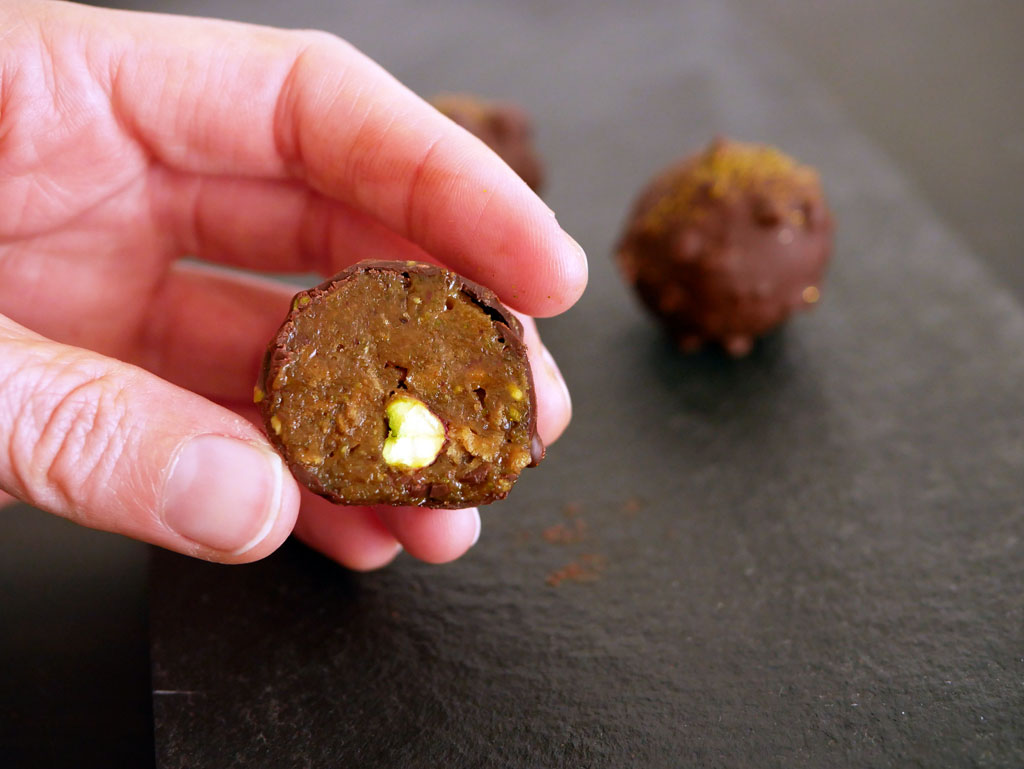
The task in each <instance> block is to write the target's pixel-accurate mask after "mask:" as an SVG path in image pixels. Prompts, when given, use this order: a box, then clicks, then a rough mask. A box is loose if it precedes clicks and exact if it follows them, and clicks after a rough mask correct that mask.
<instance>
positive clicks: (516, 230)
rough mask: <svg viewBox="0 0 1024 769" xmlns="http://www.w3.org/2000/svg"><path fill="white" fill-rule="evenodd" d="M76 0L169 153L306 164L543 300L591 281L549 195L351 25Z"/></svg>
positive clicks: (241, 169) (233, 161)
mask: <svg viewBox="0 0 1024 769" xmlns="http://www.w3.org/2000/svg"><path fill="white" fill-rule="evenodd" d="M76 12H80V13H82V14H84V15H87V16H88V18H89V20H90V23H89V24H88V25H87V26H88V27H89V29H90V31H91V32H92V33H93V35H95V36H102V38H103V41H102V42H99V41H94V42H96V43H98V44H99V45H100V46H101V47H102V46H104V45H109V42H110V39H111V38H112V37H114V36H115V35H116V38H117V44H116V45H114V46H110V47H111V48H112V49H113V48H116V49H117V50H112V51H111V55H112V56H116V64H117V66H116V67H111V68H110V70H111V71H113V72H114V73H115V74H114V75H113V77H112V78H111V80H110V81H109V86H110V95H111V102H112V104H113V105H114V110H115V112H116V116H117V118H118V120H119V121H120V123H121V124H122V125H124V126H126V127H127V128H128V131H129V133H130V134H131V136H133V137H134V138H135V139H136V140H137V141H138V142H140V143H141V144H142V145H143V146H144V147H145V149H146V151H147V152H148V153H149V155H150V156H151V157H153V158H156V159H157V160H158V161H159V162H161V163H163V164H165V165H167V166H169V167H171V168H174V169H177V170H181V171H186V172H190V173H197V174H218V175H233V176H245V177H257V178H264V179H275V180H280V179H299V180H301V181H303V182H304V183H305V184H307V185H309V186H310V187H311V188H312V189H315V190H316V191H318V192H320V193H321V194H323V195H326V196H328V197H330V198H332V199H334V200H337V201H339V202H342V203H345V204H348V205H351V206H353V207H355V208H357V209H359V210H362V211H364V212H366V213H367V214H369V215H371V216H372V217H374V218H375V219H376V220H378V221H379V222H381V223H382V224H384V225H385V226H386V227H388V228H389V229H391V230H393V231H394V232H396V233H398V234H399V235H401V236H402V237H404V238H406V239H408V240H409V241H412V242H413V243H415V244H417V245H419V246H420V247H421V248H423V249H424V250H425V251H426V252H427V253H429V254H430V255H431V256H433V257H434V258H436V259H438V260H440V261H442V262H444V263H446V264H447V265H448V266H450V267H451V268H452V269H455V270H456V271H458V272H461V273H463V274H465V275H467V276H468V277H470V278H472V279H474V280H477V281H479V282H481V283H484V284H485V285H488V286H490V287H491V288H493V289H494V290H495V291H496V292H497V293H498V294H499V295H500V296H501V297H502V298H503V299H504V300H506V301H507V302H509V303H510V304H511V305H513V306H514V307H516V308H517V309H519V310H522V311H524V312H527V313H529V314H531V315H538V316H546V315H552V314H555V313H557V312H560V311H562V310H565V309H566V308H568V307H569V306H571V305H572V303H573V302H575V301H576V299H577V298H578V297H579V296H580V294H581V293H582V291H583V289H584V287H585V285H586V280H587V267H586V258H585V256H584V254H583V251H582V249H581V248H580V247H579V246H578V245H577V244H576V243H575V241H573V240H572V239H571V238H570V237H569V236H568V235H567V234H566V233H565V232H564V231H563V230H562V229H561V227H560V226H559V225H558V223H557V222H556V220H555V218H554V215H553V214H552V213H551V211H550V209H548V207H547V206H546V205H544V203H543V202H542V201H541V200H540V199H539V198H538V197H537V196H536V195H535V194H534V193H533V192H532V191H531V190H530V189H529V188H528V187H527V186H526V184H525V183H523V182H522V180H521V179H519V177H518V176H517V175H516V174H515V173H514V172H513V171H511V169H509V168H508V166H506V165H505V163H504V162H503V161H502V160H501V159H500V158H498V156H497V155H496V154H495V153H493V152H492V151H491V150H490V149H489V148H487V147H486V146H485V145H484V144H483V143H482V142H480V141H479V140H478V139H476V138H475V137H473V136H472V135H470V134H469V133H468V132H466V131H464V130H463V129H462V128H460V127H458V126H456V125H455V124H454V123H452V122H451V121H449V120H448V119H447V118H445V117H443V116H442V115H441V114H440V113H438V112H437V111H436V110H435V109H434V108H433V107H431V106H430V105H428V104H427V103H426V102H424V101H423V100H422V99H420V98H419V97H418V96H416V95H415V94H414V93H412V92H411V91H410V90H409V89H407V88H406V87H405V86H403V85H402V84H401V83H399V82H398V81H397V80H395V79H394V78H393V77H392V76H391V75H389V74H388V73H387V72H385V71H384V70H383V69H382V68H381V67H380V66H378V65H377V64H376V63H374V62H373V61H371V60H370V59H369V58H367V57H366V56H365V55H363V54H362V53H360V52H359V51H357V50H356V49H355V48H353V47H352V46H351V45H349V44H347V43H345V42H344V41H342V40H340V39H339V38H337V37H334V36H332V35H327V34H324V33H316V32H293V31H284V30H276V29H270V28H264V27H256V26H251V25H245V24H238V23H232V22H224V21H213V20H205V19H190V18H184V17H173V16H157V15H152V14H141V13H132V12H113V11H103V10H96V9H88V10H86V9H79V10H78V11H76ZM111 13H118V14H120V15H121V17H122V18H121V19H118V23H117V24H112V23H110V19H109V17H108V14H111ZM112 30H116V32H114V33H113V34H112ZM95 47H96V46H93V49H95ZM91 68H92V71H94V72H95V71H98V68H97V67H96V66H95V62H92V67H91ZM155 85H156V86H158V87H159V91H158V92H157V93H154V86H155Z"/></svg>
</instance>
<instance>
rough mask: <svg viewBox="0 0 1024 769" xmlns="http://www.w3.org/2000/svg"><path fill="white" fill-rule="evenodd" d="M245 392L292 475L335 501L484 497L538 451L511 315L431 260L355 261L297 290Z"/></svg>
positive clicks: (518, 332) (494, 495) (499, 489)
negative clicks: (250, 390)
mask: <svg viewBox="0 0 1024 769" xmlns="http://www.w3.org/2000/svg"><path fill="white" fill-rule="evenodd" d="M254 399H255V401H256V402H257V403H258V404H259V407H260V410H261V412H262V414H263V418H264V422H265V425H266V429H267V434H268V436H269V437H270V440H271V442H272V443H273V444H274V446H275V447H276V448H277V449H278V451H280V452H281V454H282V455H283V456H284V458H285V459H286V461H287V462H288V465H289V467H290V468H291V470H292V472H293V473H294V475H295V477H296V478H298V479H299V480H300V481H301V482H302V483H304V484H305V485H306V486H308V487H309V488H310V489H312V490H313V491H315V492H316V493H318V494H320V495H322V496H324V497H327V498H328V499H331V500H332V501H334V502H338V503H341V504H388V505H421V506H424V507H467V506H471V505H480V504H486V503H488V502H493V501H494V500H497V499H502V498H503V497H505V496H506V495H507V494H508V492H509V490H510V489H511V488H512V485H513V484H514V483H515V481H516V479H517V478H518V476H519V473H520V472H521V471H522V469H523V468H524V467H527V466H529V465H532V464H536V462H537V461H539V460H540V458H541V457H542V456H543V447H542V446H541V444H540V442H539V439H538V438H537V434H536V402H535V395H534V386H533V378H532V375H531V371H530V364H529V361H528V360H527V356H526V346H525V344H524V343H523V331H522V326H521V325H520V323H519V321H518V319H517V318H516V317H515V316H514V315H512V313H511V312H509V311H508V310H507V309H506V308H505V307H504V306H502V304H501V303H500V302H499V301H498V298H497V297H496V296H495V295H494V293H493V292H491V291H490V290H488V289H486V288H484V287H483V286H479V285H477V284H475V283H472V282H470V281H468V280H466V279H465V278H462V277H460V276H458V275H456V274H454V273H452V272H450V271H448V270H445V269H443V268H441V267H436V266H433V265H429V264H421V263H418V262H377V261H369V262H360V263H359V264H356V265H354V266H352V267H350V268H348V269H346V270H344V271H343V272H341V273H340V274H338V275H336V276H335V277H333V278H331V279H330V280H328V281H326V282H325V283H323V284H321V285H319V286H317V287H316V288H313V289H310V290H309V291H302V292H300V293H299V294H297V295H296V296H295V299H294V300H293V302H292V309H291V312H290V313H289V314H288V317H287V319H286V320H285V322H284V324H283V325H282V326H281V329H280V330H279V332H278V334H277V336H276V337H275V338H274V339H273V340H272V341H271V343H270V346H269V348H268V350H267V354H266V357H265V359H264V365H263V370H262V373H261V375H260V379H259V383H258V384H257V386H256V390H255V398H254Z"/></svg>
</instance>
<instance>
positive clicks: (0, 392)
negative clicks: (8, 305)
mask: <svg viewBox="0 0 1024 769" xmlns="http://www.w3.org/2000/svg"><path fill="white" fill-rule="evenodd" d="M0 491H7V492H9V493H11V494H13V495H14V496H15V497H18V498H20V499H22V500H24V501H26V502H29V503H31V504H33V505H35V506H37V507H39V508H42V509H43V510H47V511H49V512H52V513H56V514H57V515H61V516H64V517H66V518H69V519H71V520H73V521H75V522H77V523H80V524H83V525H85V526H90V527H92V528H96V529H105V530H107V531H113V532H117V533H120V534H125V535H127V536H130V537H134V538H136V539H141V540H144V541H146V542H151V543H153V544H155V545H160V546H161V547H166V548H169V549H171V550H177V551H178V552H181V553H186V554H188V555H194V556H198V557H200V558H206V559H208V560H212V561H223V562H227V563H239V562H244V561H252V560H256V559H257V558H262V557H263V556H265V555H268V554H269V553H271V552H273V551H274V550H275V549H276V548H277V547H278V546H279V545H280V544H281V543H282V542H283V541H284V540H285V538H286V537H287V536H288V534H289V533H290V532H291V529H292V527H293V526H294V524H295V516H296V514H297V512H298V507H299V490H298V487H297V486H296V484H295V481H294V480H293V479H292V477H291V475H290V474H289V473H288V472H287V471H286V470H285V467H284V464H283V463H282V461H281V459H280V458H279V457H278V456H277V454H276V453H274V451H273V450H272V449H271V448H270V446H269V445H268V443H267V442H266V440H265V439H264V438H263V436H262V435H260V433H259V432H258V431H257V430H256V428H255V427H253V426H252V425H251V424H250V423H248V422H247V421H245V420H243V419H242V418H241V417H238V416H236V415H235V414H233V413H231V412H230V411H228V410H227V409H224V408H222V407H220V406H218V405H216V404H214V403H211V402H210V401H207V400H205V399H204V398H201V397H199V396H198V395H196V394H194V393H192V392H189V391H187V390H183V389H181V388H179V387H175V386H174V385H171V384H169V383H167V382H165V381H163V380H162V379H159V378H157V377H155V376H153V375H152V374H149V373H147V372H145V371H143V370H142V369H139V368H136V367H134V366H130V365H128V364H125V363H122V362H120V361H116V360H113V359H111V358H106V357H103V356H101V355H97V354H94V353H91V352H88V351H85V350H81V349H78V348H75V347H68V346H66V345H61V344H57V343H55V342H52V341H50V340H48V339H45V338H43V337H40V336H39V335H37V334H35V333H33V332H31V331H28V330H27V329H25V328H22V327H21V326H19V325H17V324H16V323H14V322H13V321H11V320H9V319H7V318H5V317H4V316H2V315H0Z"/></svg>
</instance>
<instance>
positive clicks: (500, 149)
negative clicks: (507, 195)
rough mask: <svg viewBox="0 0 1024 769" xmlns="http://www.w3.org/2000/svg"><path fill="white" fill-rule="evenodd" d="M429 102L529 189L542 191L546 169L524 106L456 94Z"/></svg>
mask: <svg viewBox="0 0 1024 769" xmlns="http://www.w3.org/2000/svg"><path fill="white" fill-rule="evenodd" d="M430 103H431V104H433V105H434V107H435V108H436V109H437V110H438V111H439V112H440V113H441V114H443V115H445V116H446V117H448V118H450V119H451V120H453V121H455V122H456V123H458V124H459V125H460V126H462V127H463V128H465V129H466V130H467V131H469V132H470V133H471V134H473V135H474V136H476V137H477V138H479V139H480V140H481V141H483V143H484V144H486V145H487V146H488V147H490V148H491V149H492V150H494V151H495V152H497V153H498V155H499V156H500V157H501V159H502V160H504V161H505V162H506V163H508V165H509V167H510V168H511V169H512V170H513V171H515V172H516V173H517V174H519V176H520V177H521V178H522V180H523V181H524V182H526V183H527V184H528V185H529V186H530V189H532V190H533V191H534V192H540V190H541V188H542V187H543V186H544V170H543V169H542V168H541V162H540V158H539V157H538V156H537V152H536V150H535V149H534V147H533V125H532V124H531V122H530V117H529V115H527V114H526V111H525V110H523V108H522V107H519V106H518V105H516V104H512V103H510V102H503V101H486V100H484V99H481V98H479V97H477V96H472V95H470V94H455V93H442V94H438V95H437V96H435V97H434V98H433V99H431V100H430Z"/></svg>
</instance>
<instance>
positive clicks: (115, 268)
mask: <svg viewBox="0 0 1024 769" xmlns="http://www.w3.org/2000/svg"><path fill="white" fill-rule="evenodd" d="M184 255H194V256H197V257H199V258H201V259H203V260H206V261H209V262H212V263H217V264H220V265H230V266H233V267H243V268H248V269H250V270H255V271H268V272H277V273H285V272H295V273H308V272H318V273H320V274H323V275H329V274H333V273H334V272H336V271H338V270H339V269H341V268H342V267H343V266H345V265H346V264H349V263H351V262H354V261H357V260H359V259H363V258H371V257H372V258H385V259H433V260H436V261H440V262H442V263H444V264H446V265H447V266H449V267H451V268H452V269H454V270H456V271H458V272H461V273H463V274H465V275H466V276H468V277H470V278H472V279H474V280H476V281H478V282H481V283H484V284H486V285H488V286H490V287H491V288H493V289H494V290H495V291H496V292H497V293H498V294H499V295H500V296H501V297H502V299H503V300H504V301H505V302H506V303H508V304H509V305H511V306H512V307H513V308H515V309H516V310H518V311H520V312H522V313H526V314H529V315H534V316H538V315H540V316H546V315H552V314H555V313H558V312H561V311H563V310H565V309H566V308H568V307H569V306H571V305H572V304H573V302H575V301H576V299H577V298H578V297H579V296H580V294H581V293H582V291H583V288H584V286H585V284H586V260H585V257H584V256H583V252H582V250H580V248H579V246H577V245H576V244H575V242H574V241H572V240H571V239H570V238H569V237H568V236H567V235H566V234H565V233H564V232H563V231H562V230H561V228H560V227H559V226H558V224H557V222H556V221H555V218H554V215H553V214H552V213H551V211H550V210H549V209H548V208H547V207H546V206H545V205H544V204H543V203H542V202H541V201H540V200H539V199H538V198H537V197H536V196H535V195H534V194H533V193H532V192H531V191H530V190H529V189H528V188H527V187H526V185H525V184H523V182H522V181H520V180H519V178H518V177H517V176H516V175H515V174H514V173H513V172H512V171H510V170H509V169H508V168H507V167H506V166H505V165H504V164H503V163H502V162H501V161H500V160H499V159H498V158H497V156H495V155H494V154H493V153H491V152H490V150H488V149H487V148H486V147H484V146H483V145H482V144H481V143H480V142H479V141H478V140H476V139H475V138H473V137H471V136H470V135H469V134H468V133H466V132H464V131H463V130H462V129H460V128H458V127H457V126H455V125H454V124H453V123H451V122H449V121H448V120H447V119H445V118H443V117H442V116H441V115H440V114H438V113H437V112H436V111H434V110H433V109H432V108H431V107H429V106H428V105H427V104H426V103H425V102H423V101H421V100H420V99H419V98H417V97H416V96H415V95H414V94H412V93H411V92H410V91H408V90H407V89H406V88H404V87H403V86H402V85H401V84H399V83H398V82H397V81H395V80H394V79H393V78H392V77H391V76H390V75H388V74H387V73H385V72H384V71H383V70H381V69H380V68H379V67H378V66H377V65H376V64H374V63H373V62H372V61H370V60H369V59H367V58H366V57H365V56H363V55H362V54H360V53H359V52H358V51H356V50H355V49H353V48H352V47H351V46H349V45H348V44H346V43H345V42H343V41H341V40H339V39H337V38H335V37H332V36H330V35H326V34H324V33H317V32H295V31H283V30H276V29H269V28H262V27H255V26H249V25H243V24H236V23H230V22H220V21H210V20H200V19H189V18H184V17H174V16H157V15H149V14H138V13H128V12H120V11H110V10H99V9H93V8H87V7H84V6H76V5H68V4H62V3H49V2H35V1H25V2H22V1H20V0H15V2H13V3H12V2H7V3H4V4H3V6H2V7H0V490H5V491H8V492H10V493H12V494H13V495H14V496H16V497H17V498H20V499H23V500H25V501H27V502H30V503H31V504H34V505H36V506H38V507H40V508H42V509H44V510H48V511H50V512H52V513H56V514H58V515H62V516H65V517H67V518H69V519H71V520H73V521H76V522H78V523H81V524H84V525H86V526H91V527H94V528H100V529H106V530H109V531H114V532H119V533H121V534H126V535H128V536H131V537H135V538H138V539H141V540H145V541H147V542H152V543H154V544H157V545H160V546H162V547H166V548H169V549H171V550H177V551H179V552H182V553H187V554H189V555H194V556H198V557H201V558H207V559H210V560H215V561H222V562H229V563H237V562H245V561H251V560H255V559H258V558H261V557H263V556H266V555H267V554H269V553H270V552H272V551H273V550H274V549H276V548H277V547H278V546H279V545H280V544H281V543H282V542H283V541H284V539H285V538H286V537H287V536H288V534H289V533H290V532H291V531H292V529H293V528H294V530H295V532H296V534H297V535H298V536H299V537H301V538H302V539H303V540H305V541H306V542H307V543H309V544H310V545H312V546H313V547H315V548H317V549H319V550H321V551H322V552H324V553H325V554H327V555H329V556H330V557H332V558H334V559H336V560H337V561H339V562H341V563H343V564H345V565H347V566H349V567H352V568H356V569H368V568H375V567H378V566H381V565H383V564H385V563H387V562H389V561H390V560H391V559H392V558H393V557H394V556H395V554H396V553H397V552H398V550H399V545H398V543H401V544H402V545H404V547H405V549H406V550H408V551H409V552H410V553H412V554H413V555H415V556H417V557H419V558H422V559H424V560H427V561H433V562H441V561H447V560H451V559H453V558H456V557H458V556H459V555H461V554H462V553H463V552H464V551H465V550H466V549H467V548H469V547H470V546H471V545H472V544H473V542H475V538H476V537H477V536H478V533H479V525H480V519H479V516H478V514H477V512H476V511H475V510H463V511H443V510H424V509H418V508H415V509H409V508H373V509H371V508H356V507H335V506H333V505H330V504H329V503H327V502H326V501H325V500H323V499H320V498H319V497H316V496H314V495H312V494H309V493H308V492H306V491H305V490H300V488H299V487H298V486H297V484H296V483H295V481H294V480H293V479H292V477H291V476H290V475H289V474H288V472H287V470H286V469H285V467H284V465H283V464H282V462H281V460H280V459H279V458H278V456H277V455H276V454H275V453H274V452H273V450H272V449H271V448H270V446H269V444H268V443H267V441H266V439H265V438H264V436H263V435H262V434H261V433H260V431H259V430H257V429H256V428H255V427H254V426H253V425H252V424H251V422H250V421H247V420H246V419H243V418H242V417H240V416H238V414H246V413H248V412H249V411H251V409H249V401H250V398H251V393H252V385H253V381H254V379H255V374H256V371H257V368H258V366H259V361H260V358H261V356H262V353H263V348H264V345H265V344H266V341H267V340H268V339H269V338H270V337H271V335H272V334H273V333H274V331H275V330H276V328H277V326H278V325H279V323H280V322H281V320H282V318H283V317H284V315H285V312H286V311H287V308H288V302H289V300H290V297H291V296H292V294H293V293H294V291H295V289H294V287H289V286H287V285H283V284H281V283H279V282H275V281H272V280H268V279H265V278H258V277H254V276H249V275H242V274H239V273H234V272H228V271H226V270H223V269H219V268H217V267H213V266H209V265H197V264H191V263H183V262H181V261H179V258H180V257H182V256H184ZM428 255H429V256H428ZM525 325H526V328H527V342H528V344H529V348H530V354H531V358H532V359H533V365H534V376H535V379H536V387H537V392H538V403H539V406H538V407H539V415H538V424H539V431H540V433H541V437H542V438H543V439H544V441H545V442H546V443H550V442H552V441H553V440H555V439H556V438H557V437H558V435H559V434H560V433H561V432H562V430H563V429H564V427H565V425H566V424H567V423H568V420H569V416H570V404H569V398H568V392H567V391H566V389H565V385H564V382H563V381H562V379H561V376H560V375H559V374H558V371H557V368H555V366H554V363H553V361H551V358H550V356H549V355H547V353H546V351H545V350H544V348H543V345H542V344H541V343H540V340H539V339H538V337H537V333H536V328H535V326H534V325H533V323H532V321H530V320H529V319H528V318H527V322H526V324H525ZM0 495H2V491H0ZM300 506H301V511H300Z"/></svg>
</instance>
